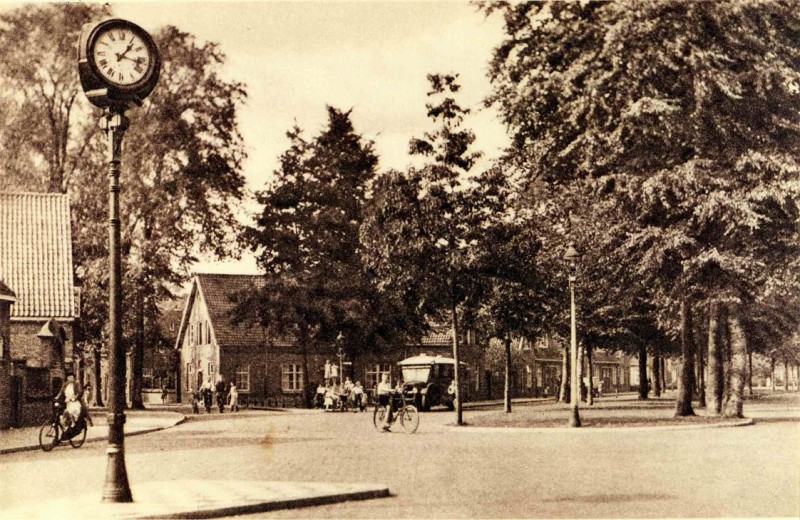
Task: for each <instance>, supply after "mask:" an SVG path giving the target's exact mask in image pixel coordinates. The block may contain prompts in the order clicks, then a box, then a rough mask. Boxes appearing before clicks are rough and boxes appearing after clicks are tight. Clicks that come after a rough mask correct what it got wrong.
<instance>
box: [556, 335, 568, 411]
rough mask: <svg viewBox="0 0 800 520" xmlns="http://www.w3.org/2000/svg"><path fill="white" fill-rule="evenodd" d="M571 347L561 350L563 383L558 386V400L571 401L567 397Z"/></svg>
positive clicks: (561, 401)
mask: <svg viewBox="0 0 800 520" xmlns="http://www.w3.org/2000/svg"><path fill="white" fill-rule="evenodd" d="M568 348H569V347H567V346H565V347H564V349H563V350H562V351H561V384H560V385H559V388H558V402H559V403H566V402H569V400H568V399H567V397H568V395H567V384H568V381H569V374H570V372H569V350H568Z"/></svg>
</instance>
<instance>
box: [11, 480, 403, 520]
mask: <svg viewBox="0 0 800 520" xmlns="http://www.w3.org/2000/svg"><path fill="white" fill-rule="evenodd" d="M131 493H132V495H133V499H134V502H131V503H127V504H104V503H102V502H101V501H100V495H101V493H100V492H97V493H95V494H87V495H81V496H79V497H76V498H72V499H61V500H51V501H44V502H40V503H37V504H32V505H30V506H25V507H21V508H17V509H11V510H6V511H3V512H2V513H0V517H2V518H9V519H11V518H13V519H17V518H19V519H26V520H27V519H29V518H48V519H49V518H53V516H57V517H58V518H63V519H68V518H76V519H84V518H93V519H94V518H98V519H106V518H115V519H129V518H215V517H221V516H233V515H243V514H252V513H263V512H266V511H275V510H278V509H290V508H297V507H308V506H316V505H323V504H332V503H336V502H344V501H348V500H367V499H372V498H381V497H387V496H389V489H388V488H387V487H386V486H384V485H382V484H343V483H328V482H273V481H235V480H218V481H213V480H171V481H169V482H147V483H144V484H139V485H136V486H133V487H132V489H131Z"/></svg>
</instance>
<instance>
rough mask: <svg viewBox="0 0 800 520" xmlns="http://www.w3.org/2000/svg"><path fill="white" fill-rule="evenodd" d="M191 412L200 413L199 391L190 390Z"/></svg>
mask: <svg viewBox="0 0 800 520" xmlns="http://www.w3.org/2000/svg"><path fill="white" fill-rule="evenodd" d="M192 413H194V414H195V415H197V414H199V413H200V392H192Z"/></svg>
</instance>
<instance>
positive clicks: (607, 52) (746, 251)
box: [484, 2, 800, 414]
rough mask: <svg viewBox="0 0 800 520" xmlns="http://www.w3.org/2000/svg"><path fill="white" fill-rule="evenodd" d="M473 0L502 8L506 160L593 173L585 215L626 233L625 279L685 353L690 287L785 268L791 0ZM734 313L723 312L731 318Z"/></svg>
mask: <svg viewBox="0 0 800 520" xmlns="http://www.w3.org/2000/svg"><path fill="white" fill-rule="evenodd" d="M484 8H485V10H486V12H487V13H492V12H494V11H500V12H502V13H503V15H504V17H505V22H506V32H507V38H506V40H505V41H504V42H503V43H501V44H500V45H499V46H498V47H497V49H496V51H495V55H494V58H493V60H492V63H491V65H490V78H491V80H492V82H493V85H494V90H493V93H492V95H491V96H490V98H489V99H488V102H489V103H493V104H496V105H497V106H498V107H499V108H500V110H501V112H502V114H503V118H504V120H505V122H506V123H507V124H508V125H509V127H510V130H511V132H512V137H513V145H512V148H511V149H510V150H509V156H510V157H511V158H510V160H512V161H514V162H515V163H516V164H518V165H519V167H520V168H521V169H525V170H527V171H528V172H529V177H531V178H533V179H542V180H544V182H546V183H548V184H549V185H551V186H554V191H557V192H558V193H560V194H562V195H563V196H565V197H567V198H569V197H571V196H572V194H573V193H576V192H578V193H579V192H580V191H581V190H580V189H579V188H580V187H582V186H584V185H589V186H594V187H595V193H596V194H597V195H598V199H599V202H600V204H599V205H598V207H597V209H598V210H599V211H596V210H595V208H591V210H590V212H591V214H593V215H594V221H595V222H604V223H606V225H607V227H609V228H610V229H620V230H622V229H624V233H622V234H621V235H620V236H625V237H627V239H626V240H625V241H624V242H623V243H622V244H617V246H616V249H618V250H621V251H622V252H623V256H625V257H627V258H628V259H629V261H630V262H631V263H632V264H633V265H634V268H635V270H634V271H635V274H636V280H635V282H636V283H635V284H632V285H630V286H628V287H627V289H629V290H630V291H633V292H635V291H636V290H637V286H639V287H642V286H644V287H647V288H648V290H649V293H650V297H649V300H650V302H651V303H652V304H653V305H654V306H655V309H656V312H655V316H654V318H655V320H656V322H657V323H658V325H659V327H661V328H662V329H663V330H664V331H665V332H666V333H667V334H669V335H670V336H672V337H675V336H678V337H681V338H682V351H683V361H684V364H687V365H688V363H689V361H690V360H691V359H692V357H693V356H694V345H693V339H692V337H691V334H689V332H690V331H688V330H687V328H688V327H689V325H690V323H691V318H692V310H693V306H691V305H688V303H687V302H689V301H694V302H698V303H700V304H703V303H704V302H705V301H706V300H708V299H710V298H716V299H718V300H720V301H722V302H724V303H725V305H726V307H730V309H729V310H730V311H731V312H733V313H734V314H736V313H739V312H740V309H742V308H746V307H748V306H749V305H750V303H751V302H753V301H757V300H758V298H759V292H760V289H759V288H760V287H763V286H764V284H765V283H767V281H768V280H769V279H771V278H778V277H780V276H781V274H780V273H781V272H783V271H784V270H785V266H786V265H787V263H789V262H790V261H791V260H790V258H791V254H789V255H787V252H789V251H792V250H794V247H795V246H796V245H797V242H796V241H795V242H792V240H795V238H794V237H796V235H797V229H796V226H795V225H794V223H795V222H796V216H797V208H798V197H797V189H796V179H797V173H798V165H797V162H796V160H795V159H794V157H793V154H792V150H793V149H796V147H797V144H798V137H800V134H799V133H798V127H797V125H796V124H795V123H796V114H797V109H798V106H800V89H798V88H797V87H796V85H797V73H796V67H795V66H794V64H796V63H797V58H798V55H800V44H798V41H797V38H795V34H796V30H797V27H798V26H800V18H798V15H797V13H796V10H795V9H794V8H793V6H792V5H791V4H790V3H789V2H771V3H768V4H764V3H761V2H737V3H709V2H701V3H695V2H646V3H637V4H635V5H633V6H631V5H629V4H626V3H622V2H583V3H558V2H538V3H530V4H508V3H503V2H498V3H487V4H484ZM723 28H724V29H723ZM765 56H768V57H769V59H766V60H765V59H764V57H765ZM609 200H610V201H613V204H611V205H608V204H604V203H603V202H604V201H609ZM609 207H613V208H615V209H614V210H613V211H608V208H609ZM608 245H609V243H608V242H602V243H601V244H600V247H597V246H594V247H595V248H597V249H600V251H601V252H604V253H607V252H610V251H613V249H604V248H605V247H607V246H608ZM793 254H795V253H793ZM755 265H757V266H758V268H756V269H754V268H753V266H755ZM784 281H785V282H786V281H788V280H786V278H784ZM679 309H682V312H679ZM676 315H680V316H681V317H682V319H680V320H677V319H675V317H676ZM735 321H737V320H736V319H734V321H733V322H731V321H730V320H728V322H727V323H728V325H729V326H733V327H734V328H736V329H738V327H737V326H736V325H735V323H734V322H735ZM734 336H735V337H736V341H737V342H739V343H738V344H737V346H736V349H737V351H738V350H740V349H741V348H745V345H744V343H743V342H745V341H746V336H745V335H744V334H741V335H739V334H734ZM733 366H734V369H735V370H739V368H738V366H739V365H738V364H734V365H733ZM682 374H683V380H682V381H681V387H682V389H683V390H684V392H681V393H679V399H678V402H677V403H676V408H677V409H678V413H679V414H683V413H690V411H691V410H690V406H686V405H687V399H689V403H690V399H691V394H690V393H689V394H688V397H687V394H686V393H685V391H686V390H687V389H691V388H692V385H693V382H692V380H691V378H692V374H693V370H689V369H688V368H687V369H685V370H683V371H682ZM731 390H732V391H733V392H734V394H736V393H737V392H739V388H738V385H734V386H733V387H732V388H731ZM732 399H733V400H734V401H736V400H739V399H738V396H734V398H732ZM734 408H736V407H734Z"/></svg>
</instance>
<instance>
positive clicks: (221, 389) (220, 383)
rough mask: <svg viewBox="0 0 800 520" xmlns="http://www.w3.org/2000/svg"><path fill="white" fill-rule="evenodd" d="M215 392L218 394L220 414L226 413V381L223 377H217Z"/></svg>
mask: <svg viewBox="0 0 800 520" xmlns="http://www.w3.org/2000/svg"><path fill="white" fill-rule="evenodd" d="M215 390H216V393H217V408H219V413H223V412H224V411H225V380H224V379H223V378H222V376H217V386H216V388H215Z"/></svg>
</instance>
